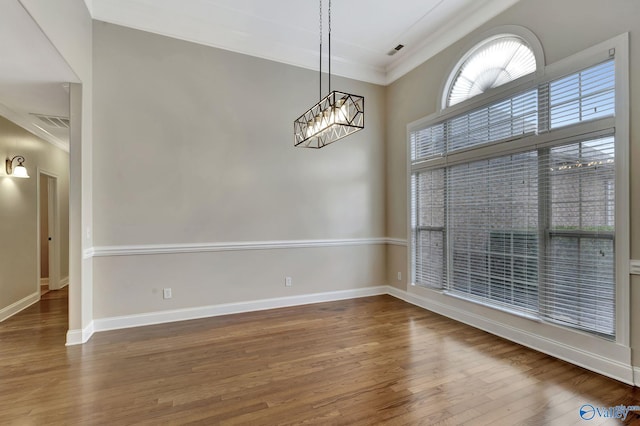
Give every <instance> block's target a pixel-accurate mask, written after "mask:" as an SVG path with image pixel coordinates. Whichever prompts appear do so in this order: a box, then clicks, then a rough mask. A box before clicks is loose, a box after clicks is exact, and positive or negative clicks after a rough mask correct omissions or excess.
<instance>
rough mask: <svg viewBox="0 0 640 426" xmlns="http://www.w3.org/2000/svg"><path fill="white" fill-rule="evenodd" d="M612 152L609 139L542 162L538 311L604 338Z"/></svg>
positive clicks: (609, 294) (564, 149)
mask: <svg viewBox="0 0 640 426" xmlns="http://www.w3.org/2000/svg"><path fill="white" fill-rule="evenodd" d="M614 150H615V144H614V138H613V137H608V138H602V139H597V140H591V141H585V142H581V143H575V144H571V145H566V146H560V147H557V148H553V149H551V150H549V151H548V153H547V154H545V156H544V158H543V159H542V160H543V161H544V162H545V164H548V166H549V167H548V171H549V173H548V174H546V179H547V180H548V182H547V183H545V185H543V187H544V188H547V191H548V192H549V193H548V194H547V195H546V198H548V199H550V209H549V214H550V217H549V220H548V222H549V225H548V229H547V239H548V247H547V250H546V253H545V259H544V261H545V262H544V263H545V264H546V265H548V266H547V270H546V281H547V286H546V289H545V291H544V297H543V298H542V300H541V304H542V306H541V313H542V314H543V315H544V316H545V317H547V318H549V319H552V320H555V321H559V322H563V323H566V324H569V325H572V326H575V327H578V328H585V329H587V330H591V331H595V332H598V333H602V334H606V335H612V334H613V333H614V312H615V309H614V303H615V274H614V264H615V263H614V259H615V256H614V231H615V226H614V213H615V212H614V210H615V202H614V194H615V155H614Z"/></svg>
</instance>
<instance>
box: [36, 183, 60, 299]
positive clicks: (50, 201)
mask: <svg viewBox="0 0 640 426" xmlns="http://www.w3.org/2000/svg"><path fill="white" fill-rule="evenodd" d="M38 185H39V203H38V216H39V226H38V234H39V238H38V240H39V250H38V252H39V257H40V259H39V264H40V286H41V288H42V287H45V289H46V290H58V289H59V288H60V271H59V264H60V262H59V259H60V254H59V251H60V244H59V242H58V235H59V230H58V229H57V227H58V226H57V224H58V220H57V217H58V179H57V177H56V176H54V175H52V174H49V173H46V172H43V171H39V177H38Z"/></svg>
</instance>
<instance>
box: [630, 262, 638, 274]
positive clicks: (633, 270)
mask: <svg viewBox="0 0 640 426" xmlns="http://www.w3.org/2000/svg"><path fill="white" fill-rule="evenodd" d="M629 274H631V275H640V260H637V259H631V260H630V261H629Z"/></svg>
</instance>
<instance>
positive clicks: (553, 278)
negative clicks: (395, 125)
mask: <svg viewBox="0 0 640 426" xmlns="http://www.w3.org/2000/svg"><path fill="white" fill-rule="evenodd" d="M614 73H615V66H614V61H613V60H610V61H607V62H604V63H601V64H598V65H595V66H593V67H590V68H587V69H584V70H580V71H578V72H576V73H573V74H571V75H568V76H566V77H562V78H560V79H557V80H555V81H551V82H548V83H544V84H542V85H539V86H537V87H535V88H533V89H531V90H528V91H525V92H522V93H519V94H517V95H514V96H510V97H507V98H505V99H502V100H499V101H495V102H492V103H490V104H488V105H485V106H483V107H481V108H477V109H474V110H473V111H468V112H464V113H462V114H459V115H457V116H455V117H449V118H447V119H446V120H444V121H440V122H435V123H433V124H430V125H427V126H422V127H420V128H416V129H413V130H411V131H410V132H409V141H410V150H411V162H412V163H411V164H412V165H411V232H412V234H411V238H412V245H411V247H412V252H411V256H412V265H413V266H412V267H413V277H412V278H413V282H414V283H415V284H416V285H420V286H425V287H429V288H435V289H442V290H443V291H445V292H447V293H449V294H455V295H457V296H460V297H464V298H467V299H469V300H473V301H477V302H478V303H483V304H485V305H490V306H494V307H499V308H504V309H507V310H509V311H516V312H522V313H523V314H526V315H527V316H536V317H538V318H540V319H541V320H543V321H547V322H552V323H555V324H560V325H564V326H569V327H572V328H576V329H580V330H583V331H587V332H590V333H594V334H597V335H601V336H607V337H614V336H615V308H616V307H615V268H614V265H615V250H614V240H615V219H614V213H615V158H616V152H615V137H614V135H613V129H611V130H607V129H604V130H599V131H598V132H596V133H597V134H595V135H594V136H589V133H588V132H583V131H581V130H580V129H579V128H577V130H576V132H575V136H574V137H568V138H567V137H566V133H564V134H563V138H562V140H558V141H555V142H554V141H553V138H549V137H548V135H549V134H553V131H554V130H555V129H556V128H559V127H565V126H568V125H576V124H579V123H583V122H587V121H593V120H596V119H599V118H603V117H609V116H613V115H614V114H615V84H614V81H615V78H614V76H615V74H614ZM538 129H541V130H545V131H548V132H549V133H547V134H546V137H545V138H544V142H543V143H542V142H539V140H538V138H539V136H538V135H537V132H536V131H537V130H538ZM607 133H610V134H608V135H607ZM522 138H526V141H525V143H521V142H519V140H520V139H522ZM550 140H551V141H550ZM488 143H491V144H497V145H499V149H496V150H495V152H496V155H494V156H493V157H489V158H487V151H486V149H483V150H479V149H477V148H480V147H484V146H485V145H486V144H488ZM510 147H512V148H510ZM527 147H529V148H527ZM509 151H512V152H511V153H509ZM475 152H478V153H479V154H478V158H474V153H475Z"/></svg>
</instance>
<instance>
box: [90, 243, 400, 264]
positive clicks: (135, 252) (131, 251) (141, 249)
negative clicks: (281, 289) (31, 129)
mask: <svg viewBox="0 0 640 426" xmlns="http://www.w3.org/2000/svg"><path fill="white" fill-rule="evenodd" d="M403 241H404V243H405V244H406V240H396V239H392V238H356V239H335V240H288V241H246V242H244V241H243V242H223V243H186V244H145V245H130V246H127V245H121V246H101V247H93V248H89V249H86V250H85V251H84V258H85V259H88V258H91V257H109V256H139V255H150V254H176V253H201V252H218V251H246V250H275V249H299V248H317V247H346V246H364V245H377V244H398V243H399V242H400V243H401V242H403Z"/></svg>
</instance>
